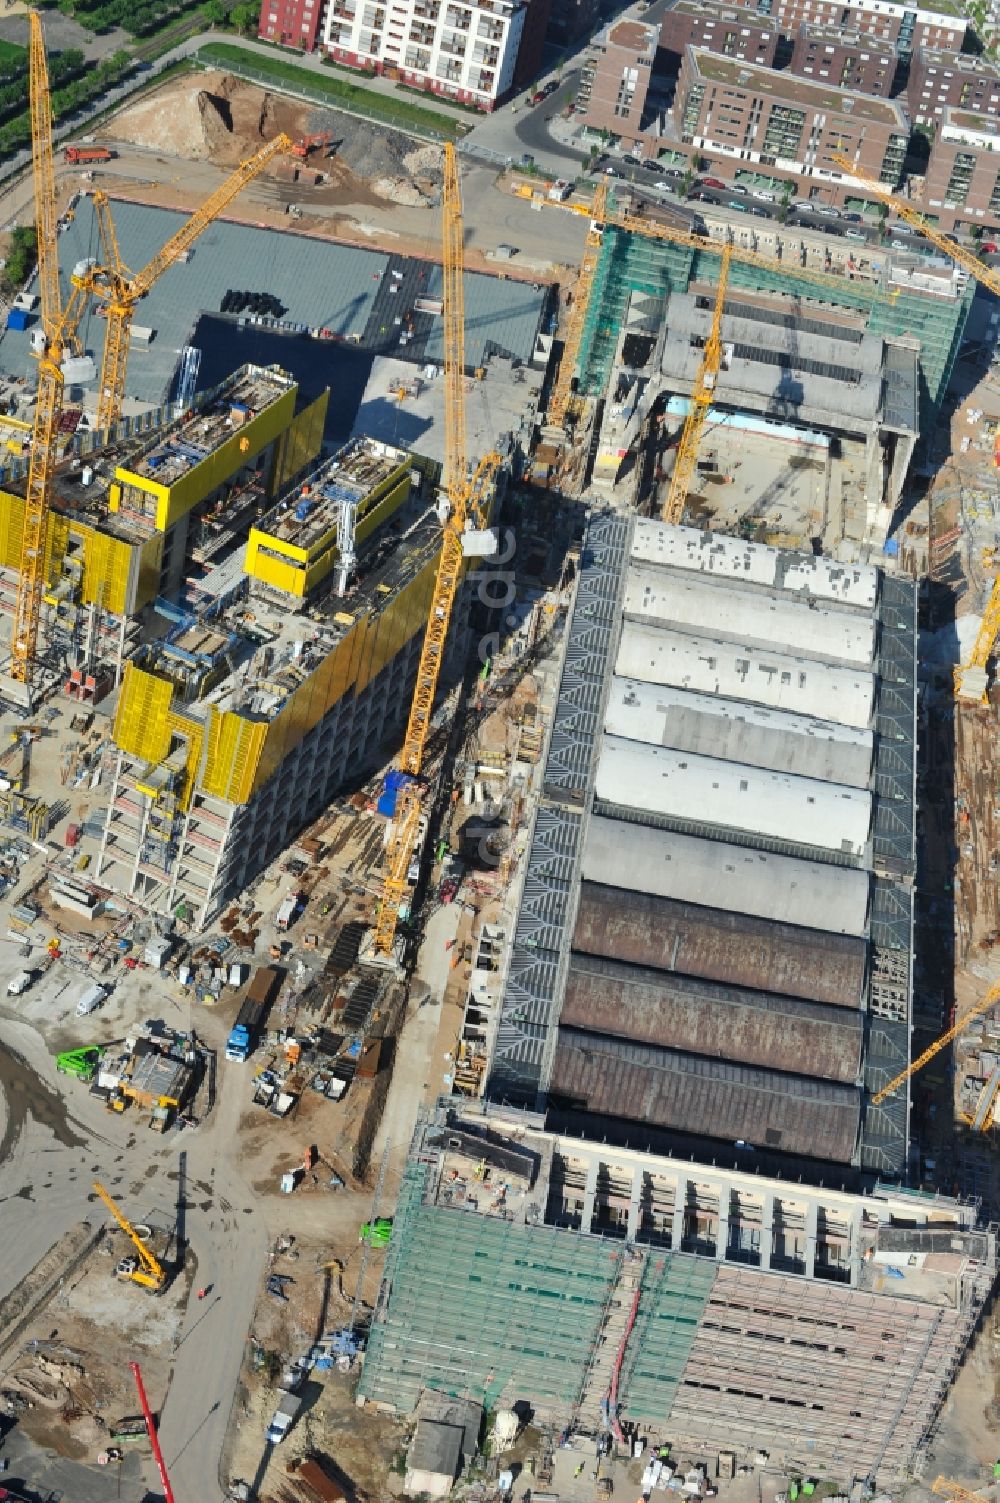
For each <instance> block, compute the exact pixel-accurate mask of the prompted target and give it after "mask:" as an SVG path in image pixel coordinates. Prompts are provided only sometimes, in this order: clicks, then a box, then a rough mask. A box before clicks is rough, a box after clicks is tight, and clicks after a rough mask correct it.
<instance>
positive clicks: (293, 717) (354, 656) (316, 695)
mask: <svg viewBox="0 0 1000 1503" xmlns="http://www.w3.org/2000/svg"><path fill="white" fill-rule="evenodd" d="M436 569H437V555H436V554H434V555H432V556H431V558H430V559H429V560H428V562H427V563H426V564H425V565H424V567H423V569H422V570H421V571H420V573H419V574H418V575H417V576H416V577H415V578H414V579H413V580H412V581H411V582H410V584H409V585H407V586H406V588H405V589H404V590H402V591H401V592H400V593H399V594H398V595H397V596H396V597H395V599H394V600H393V601H392V602H391V603H390V604H389V605H388V606H387V607H386V609H385V610H384V611H382V613H381V614H380V615H379V616H375V617H372V616H369V615H367V614H362V615H360V616H359V617H358V619H357V621H356V623H355V625H354V628H353V629H352V630H351V631H348V632H347V634H346V635H345V636H344V637H342V638H341V640H340V641H339V642H338V643H337V645H336V647H335V648H334V649H333V651H332V652H331V653H330V654H329V655H328V656H327V657H326V659H325V660H324V662H322V663H321V664H320V665H319V667H318V668H317V669H316V671H315V672H314V673H311V674H310V675H309V678H308V679H307V680H306V682H305V683H304V684H302V685H301V686H300V688H298V689H296V691H295V693H294V694H292V695H291V696H290V697H289V699H288V700H287V702H286V703H285V705H284V706H283V708H282V709H281V711H280V712H279V713H278V714H277V715H276V716H275V718H274V719H273V720H272V721H271V722H270V724H269V725H268V726H267V727H266V732H267V734H266V739H265V741H264V746H263V751H262V753H261V756H260V759H259V761H258V764H257V768H256V776H255V778H254V783H253V790H252V791H253V792H257V790H258V789H260V788H263V787H264V785H265V784H266V783H267V782H268V780H269V779H270V778H271V777H273V776H274V774H275V773H276V772H277V770H278V768H279V767H280V766H281V764H282V762H283V761H284V759H285V757H287V756H288V755H289V753H290V752H292V751H293V750H294V749H295V747H296V746H297V745H298V743H299V742H300V741H301V740H302V738H303V737H304V736H306V735H307V734H308V733H309V731H311V730H312V729H313V727H314V726H315V725H318V724H319V722H320V721H321V720H322V719H323V716H324V715H325V714H326V713H327V712H328V711H329V710H330V709H332V707H333V706H334V705H335V704H336V703H337V702H338V701H339V700H340V699H342V698H343V697H344V695H345V694H351V693H354V694H360V693H361V691H362V690H363V689H366V688H367V687H368V685H369V684H370V683H371V682H372V680H373V679H374V678H376V677H377V675H378V674H379V673H381V671H382V669H383V668H385V666H386V664H387V663H389V662H391V661H392V659H393V658H394V657H395V655H396V654H397V653H398V652H399V651H400V649H401V648H402V647H404V646H405V644H406V643H407V642H408V641H409V640H410V639H411V638H412V637H414V636H415V635H416V634H417V633H418V632H421V631H423V630H424V628H425V626H426V624H427V612H428V610H429V609H430V602H431V596H432V594H433V590H434V575H435V571H436Z"/></svg>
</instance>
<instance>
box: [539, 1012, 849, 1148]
mask: <svg viewBox="0 0 1000 1503" xmlns="http://www.w3.org/2000/svg"><path fill="white" fill-rule="evenodd" d="M549 1099H550V1101H551V1102H552V1104H553V1105H565V1106H567V1107H571V1108H572V1107H575V1108H577V1109H582V1110H585V1111H590V1112H596V1113H599V1114H602V1115H605V1116H611V1117H619V1118H622V1117H624V1118H628V1119H630V1120H631V1121H633V1122H639V1123H644V1124H647V1125H649V1126H653V1127H663V1128H668V1129H671V1130H673V1131H675V1132H682V1133H697V1134H698V1135H699V1136H700V1137H706V1138H719V1139H723V1140H726V1141H728V1142H730V1143H734V1142H737V1141H742V1142H744V1143H751V1144H753V1145H754V1146H756V1147H760V1148H769V1149H774V1150H776V1151H778V1152H782V1153H794V1154H800V1155H803V1156H804V1157H806V1158H814V1159H827V1160H830V1161H832V1162H833V1163H840V1164H847V1163H850V1162H851V1161H852V1160H853V1158H854V1152H855V1146H856V1143H857V1137H858V1125H859V1120H860V1115H861V1098H860V1094H859V1092H858V1091H857V1090H856V1089H854V1088H852V1087H850V1086H844V1085H834V1084H832V1083H831V1082H829V1081H821V1080H810V1079H809V1078H808V1077H805V1076H795V1075H793V1076H789V1075H782V1074H780V1073H779V1072H778V1071H776V1070H758V1069H750V1068H748V1067H746V1066H743V1065H734V1064H727V1063H724V1062H722V1061H720V1060H707V1059H699V1058H697V1057H696V1056H695V1055H691V1054H675V1053H673V1052H671V1051H670V1050H668V1049H657V1048H654V1047H653V1046H651V1045H649V1044H630V1043H626V1042H625V1041H624V1040H622V1039H611V1038H606V1037H604V1036H602V1035H599V1034H587V1033H581V1032H579V1031H578V1030H577V1029H573V1028H567V1029H564V1030H561V1031H560V1035H559V1042H558V1044H557V1046H556V1055H555V1064H554V1067H553V1072H552V1081H551V1086H550V1090H549Z"/></svg>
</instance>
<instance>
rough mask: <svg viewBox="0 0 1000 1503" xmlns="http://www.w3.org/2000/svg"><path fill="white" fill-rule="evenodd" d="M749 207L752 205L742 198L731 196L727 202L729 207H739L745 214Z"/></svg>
mask: <svg viewBox="0 0 1000 1503" xmlns="http://www.w3.org/2000/svg"><path fill="white" fill-rule="evenodd" d="M749 207H750V205H749V204H745V203H744V202H743V200H742V199H741V198H731V199H730V200H729V202H728V203H727V204H726V208H727V209H739V211H740V213H741V214H745V213H746V212H747V210H748V209H749Z"/></svg>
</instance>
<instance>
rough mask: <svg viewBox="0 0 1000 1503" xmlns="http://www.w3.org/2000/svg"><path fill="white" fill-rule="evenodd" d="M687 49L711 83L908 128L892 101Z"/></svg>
mask: <svg viewBox="0 0 1000 1503" xmlns="http://www.w3.org/2000/svg"><path fill="white" fill-rule="evenodd" d="M687 50H688V52H689V53H691V54H692V55H693V58H694V67H695V70H696V72H697V74H698V76H699V77H701V78H704V79H707V80H708V81H709V82H710V83H721V84H729V85H730V86H731V87H732V88H736V89H741V90H742V91H743V92H744V93H746V94H763V95H765V96H767V97H768V98H771V99H777V100H781V101H783V102H785V101H787V102H788V103H789V104H799V105H802V106H803V107H804V108H805V109H811V110H815V111H817V112H820V113H822V112H824V111H827V110H832V111H833V112H834V113H835V114H838V115H841V116H843V117H844V118H846V119H850V120H868V121H871V122H872V123H873V124H878V125H889V126H896V127H897V129H899V130H909V116H908V115H907V113H906V111H905V110H904V109H903V108H902V106H900V105H898V104H896V103H895V102H894V101H892V100H889V99H875V98H873V97H872V96H871V95H870V94H857V93H851V92H849V91H846V90H840V89H832V88H831V87H830V85H829V84H827V83H812V82H810V81H809V80H807V79H804V78H800V77H799V76H798V75H797V74H793V73H787V72H781V71H779V70H778V69H776V68H757V67H753V66H749V65H747V64H745V63H740V62H739V61H737V60H735V59H731V58H726V57H720V55H719V54H718V53H716V52H709V51H707V50H706V49H705V48H701V47H688V49H687Z"/></svg>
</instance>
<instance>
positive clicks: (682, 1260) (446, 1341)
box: [359, 1164, 716, 1420]
mask: <svg viewBox="0 0 1000 1503" xmlns="http://www.w3.org/2000/svg"><path fill="white" fill-rule="evenodd" d="M426 1173H427V1170H426V1168H425V1167H424V1166H423V1165H421V1164H410V1165H409V1166H408V1167H407V1169H406V1172H405V1175H404V1179H403V1185H402V1188H401V1191H400V1197H399V1202H398V1205H397V1209H396V1220H395V1224H394V1226H393V1233H392V1240H391V1242H390V1244H389V1253H388V1256H387V1260H386V1272H385V1277H386V1283H387V1286H388V1290H389V1294H388V1301H387V1304H386V1307H385V1310H384V1313H383V1315H382V1316H381V1318H378V1319H376V1321H375V1322H374V1324H373V1326H372V1330H371V1334H370V1337H369V1342H368V1351H367V1354H366V1356H365V1365H364V1370H363V1372H362V1376H361V1383H360V1388H359V1391H360V1393H361V1394H362V1396H363V1397H364V1398H366V1399H370V1400H374V1401H376V1402H378V1403H383V1404H391V1405H392V1406H393V1407H395V1408H396V1409H397V1410H400V1411H402V1412H411V1411H412V1410H413V1408H414V1407H415V1405H416V1403H417V1400H418V1398H419V1396H420V1392H421V1389H423V1388H425V1387H426V1388H433V1389H436V1390H438V1391H439V1392H442V1393H447V1394H450V1395H453V1396H461V1397H467V1398H475V1399H479V1400H480V1401H481V1402H482V1403H483V1404H484V1405H485V1406H486V1407H487V1408H491V1407H495V1406H496V1405H497V1404H498V1403H501V1402H502V1403H504V1404H512V1403H514V1402H516V1401H517V1400H518V1399H526V1400H527V1401H528V1402H529V1403H531V1404H532V1405H534V1406H536V1407H538V1408H540V1409H543V1410H548V1411H550V1412H552V1411H555V1412H557V1413H561V1414H562V1415H563V1416H564V1417H565V1418H568V1417H569V1414H570V1412H571V1411H572V1409H573V1407H574V1405H575V1404H576V1402H577V1400H578V1399H579V1397H580V1394H581V1391H582V1389H583V1386H584V1381H585V1379H586V1377H587V1372H588V1368H589V1365H590V1360H591V1356H592V1354H593V1351H594V1343H595V1340H596V1338H597V1336H598V1334H599V1332H600V1330H601V1327H602V1325H603V1323H604V1319H605V1315H606V1312H607V1308H608V1302H609V1298H610V1296H611V1295H612V1293H614V1292H615V1291H616V1289H617V1290H619V1291H620V1285H619V1284H618V1279H619V1274H620V1273H621V1271H622V1262H623V1257H624V1251H625V1248H624V1243H622V1242H619V1241H616V1240H612V1239H610V1238H601V1237H592V1236H588V1235H585V1234H581V1233H580V1232H571V1231H564V1230H560V1229H558V1228H556V1227H549V1226H533V1227H529V1226H512V1225H511V1224H510V1223H509V1222H505V1221H501V1220H499V1219H498V1218H496V1217H491V1216H480V1215H478V1214H476V1213H474V1212H469V1211H457V1210H451V1209H449V1208H446V1207H442V1206H434V1205H425V1204H424V1203H423V1190H424V1182H425V1175H426ZM646 1257H647V1260H646V1265H645V1268H644V1270H643V1278H642V1293H641V1296H640V1303H639V1309H638V1312H637V1315H636V1323H635V1327H634V1329H633V1332H632V1335H631V1337H630V1340H629V1343H628V1348H627V1350H626V1355H625V1361H624V1364H623V1369H622V1382H621V1384H620V1388H619V1397H620V1402H621V1403H622V1405H623V1408H624V1411H625V1412H626V1413H627V1414H628V1415H630V1416H634V1417H635V1418H636V1419H641V1420H654V1419H655V1420H665V1419H666V1417H667V1415H668V1414H669V1412H670V1407H671V1404H672V1402H673V1397H674V1394H675V1392H676V1390H677V1385H678V1383H679V1381H680V1377H681V1373H682V1372H683V1370H684V1365H685V1363H686V1361H687V1358H688V1353H689V1352H690V1349H691V1343H692V1342H693V1340H694V1336H695V1332H696V1330H697V1327H698V1322H699V1320H700V1318H701V1314H702V1311H703V1310H704V1308H705V1303H706V1301H707V1299H708V1295H709V1292H710V1290H711V1288H712V1285H713V1283H714V1281H715V1276H716V1265H715V1262H714V1261H713V1260H709V1259H705V1258H696V1257H693V1256H691V1255H689V1254H683V1255H677V1254H673V1253H669V1252H666V1251H664V1252H660V1251H658V1250H655V1249H649V1250H648V1251H647V1255H646Z"/></svg>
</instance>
